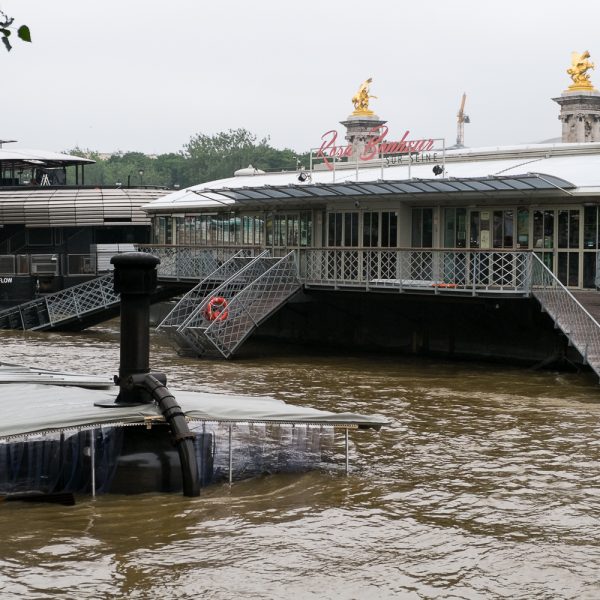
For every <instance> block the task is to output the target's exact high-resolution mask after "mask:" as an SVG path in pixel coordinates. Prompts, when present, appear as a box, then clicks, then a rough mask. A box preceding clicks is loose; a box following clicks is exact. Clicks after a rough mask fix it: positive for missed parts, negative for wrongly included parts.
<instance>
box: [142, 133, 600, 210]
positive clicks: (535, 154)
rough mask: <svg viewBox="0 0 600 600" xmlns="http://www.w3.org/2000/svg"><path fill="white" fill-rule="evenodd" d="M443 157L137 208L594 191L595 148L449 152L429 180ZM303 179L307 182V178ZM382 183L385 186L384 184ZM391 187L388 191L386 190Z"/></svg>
mask: <svg viewBox="0 0 600 600" xmlns="http://www.w3.org/2000/svg"><path fill="white" fill-rule="evenodd" d="M441 164H442V154H441V153H439V154H438V158H437V159H436V160H429V161H428V162H427V163H423V162H414V163H412V164H411V166H410V168H409V167H408V166H407V165H406V164H399V165H392V166H384V167H382V166H381V164H378V165H376V166H361V167H360V168H358V169H356V168H349V165H348V164H347V163H346V167H345V168H339V166H338V167H337V168H336V170H335V171H330V170H328V169H320V170H316V169H315V170H313V171H311V172H308V171H306V172H304V173H303V174H304V176H305V177H304V181H301V179H302V178H301V177H300V175H301V174H302V172H298V171H285V172H279V173H266V174H264V175H262V174H257V175H245V176H240V177H230V178H227V179H220V180H216V181H209V182H206V183H201V184H198V185H194V186H191V187H189V188H186V189H183V190H178V191H177V192H173V193H171V194H166V195H165V196H163V197H162V198H159V199H157V200H154V201H153V202H151V203H149V204H147V205H144V206H142V209H143V210H145V211H146V212H150V213H152V212H167V211H186V210H194V209H213V210H214V209H215V208H219V207H220V208H223V207H224V206H229V207H231V208H241V207H243V206H244V205H245V206H250V205H253V206H257V205H269V204H271V205H272V204H282V203H285V202H286V201H288V200H289V201H295V202H296V203H297V202H298V201H299V200H301V201H303V200H304V199H306V200H307V201H308V202H310V199H311V198H312V199H313V201H314V200H317V199H318V200H319V201H320V202H323V201H324V200H330V199H335V196H341V197H344V196H351V195H353V194H354V195H356V194H360V195H378V196H385V194H386V193H387V194H389V193H396V194H401V193H409V194H412V195H418V194H420V195H421V197H425V196H427V195H428V194H431V193H439V192H442V193H445V194H447V193H452V192H456V191H458V192H463V193H468V192H474V193H481V194H485V193H503V192H513V193H517V194H521V195H522V194H529V193H537V192H539V191H542V192H543V193H544V194H547V193H554V192H556V193H557V194H564V195H578V194H586V195H589V194H591V193H600V143H585V144H530V145H526V146H508V147H503V148H494V147H490V148H464V149H459V150H448V151H446V154H445V165H444V166H445V172H444V173H443V175H442V176H435V175H434V174H433V172H432V167H433V166H435V165H441ZM307 175H308V176H307ZM306 176H307V177H306ZM381 184H384V185H383V186H382V185H381ZM386 184H390V185H391V186H392V187H391V188H387V189H386V187H385V185H386Z"/></svg>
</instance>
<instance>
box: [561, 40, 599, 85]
mask: <svg viewBox="0 0 600 600" xmlns="http://www.w3.org/2000/svg"><path fill="white" fill-rule="evenodd" d="M588 58H590V53H589V52H588V51H587V50H586V51H585V52H584V53H583V54H579V52H571V68H570V69H567V73H568V74H569V75H570V76H571V79H572V80H573V83H572V84H571V85H570V86H569V87H568V88H567V91H573V90H575V91H579V90H583V91H592V90H594V86H593V85H592V82H591V81H590V76H589V75H588V73H587V72H588V71H589V70H590V69H593V68H594V63H593V62H592V61H591V60H588Z"/></svg>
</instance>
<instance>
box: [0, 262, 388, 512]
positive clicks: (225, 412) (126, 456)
mask: <svg viewBox="0 0 600 600" xmlns="http://www.w3.org/2000/svg"><path fill="white" fill-rule="evenodd" d="M113 262H114V264H115V288H116V290H115V291H117V292H118V293H120V299H121V363H120V366H119V374H118V376H117V377H115V379H114V381H110V379H108V378H106V377H104V378H103V377H97V376H96V377H91V376H81V375H76V374H72V373H59V372H53V371H48V370H37V369H34V368H26V367H18V366H14V365H0V387H1V388H2V391H3V393H4V397H5V401H4V402H3V403H2V408H1V409H0V414H1V417H2V418H1V419H0V499H6V500H24V501H40V502H44V501H50V502H52V501H59V502H63V503H72V502H73V501H74V496H73V494H91V495H92V496H94V495H96V494H98V493H143V492H153V493H159V492H177V491H183V493H184V495H186V496H197V495H199V493H200V488H201V487H202V486H205V485H208V484H210V483H214V482H217V481H222V480H228V481H229V482H230V483H231V482H232V481H233V480H234V479H237V478H242V477H249V476H253V475H257V474H261V473H265V472H278V471H289V470H299V469H300V470H305V469H309V468H314V467H318V466H322V465H323V464H325V462H326V461H327V456H329V457H330V458H331V456H332V455H333V453H334V451H335V447H334V444H333V436H334V433H335V432H336V431H340V430H341V431H343V432H344V434H345V450H346V458H345V461H346V471H347V470H348V460H349V455H348V451H349V439H348V431H349V430H352V429H359V428H362V429H364V428H373V429H379V428H380V427H381V426H382V425H384V424H386V420H385V419H384V418H383V417H380V416H365V415H359V414H351V413H334V412H329V411H321V410H316V409H311V408H308V407H300V406H294V405H289V404H286V403H284V402H282V401H278V400H275V399H273V398H265V397H259V398H256V397H254V398H252V397H242V396H225V395H220V394H206V393H205V394H203V393H196V392H190V391H174V390H170V389H169V388H167V385H166V383H167V380H166V376H165V375H164V374H162V373H156V372H152V371H151V369H150V366H149V334H148V316H149V306H150V293H151V292H152V290H153V288H154V286H155V285H156V270H155V266H156V264H157V263H158V259H156V258H155V257H152V256H149V255H147V254H141V253H126V254H122V255H120V256H117V257H114V258H113Z"/></svg>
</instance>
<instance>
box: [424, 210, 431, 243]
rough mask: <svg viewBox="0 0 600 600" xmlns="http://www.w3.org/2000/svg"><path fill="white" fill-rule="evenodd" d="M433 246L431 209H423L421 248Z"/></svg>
mask: <svg viewBox="0 0 600 600" xmlns="http://www.w3.org/2000/svg"><path fill="white" fill-rule="evenodd" d="M432 246H433V209H432V208H424V209H423V248H431V247H432Z"/></svg>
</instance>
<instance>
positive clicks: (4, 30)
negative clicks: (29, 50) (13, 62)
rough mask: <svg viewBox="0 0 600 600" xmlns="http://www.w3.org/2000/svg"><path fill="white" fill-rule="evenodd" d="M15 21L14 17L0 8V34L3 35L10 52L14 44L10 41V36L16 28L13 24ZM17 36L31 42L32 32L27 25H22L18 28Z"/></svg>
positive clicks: (5, 45) (3, 40) (4, 42)
mask: <svg viewBox="0 0 600 600" xmlns="http://www.w3.org/2000/svg"><path fill="white" fill-rule="evenodd" d="M14 22H15V20H14V18H13V17H9V16H8V15H6V14H5V13H4V12H2V11H1V10H0V36H1V37H2V43H3V44H4V47H5V48H6V50H7V51H8V52H10V51H11V50H12V44H11V43H10V39H9V38H10V36H11V35H12V32H13V30H14V28H13V27H12V24H13V23H14ZM17 37H18V38H19V39H20V40H23V41H24V42H31V32H30V31H29V27H27V25H21V26H20V27H19V28H18V29H17Z"/></svg>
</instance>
